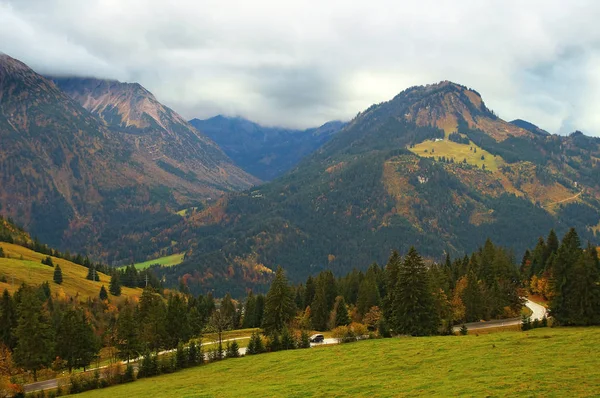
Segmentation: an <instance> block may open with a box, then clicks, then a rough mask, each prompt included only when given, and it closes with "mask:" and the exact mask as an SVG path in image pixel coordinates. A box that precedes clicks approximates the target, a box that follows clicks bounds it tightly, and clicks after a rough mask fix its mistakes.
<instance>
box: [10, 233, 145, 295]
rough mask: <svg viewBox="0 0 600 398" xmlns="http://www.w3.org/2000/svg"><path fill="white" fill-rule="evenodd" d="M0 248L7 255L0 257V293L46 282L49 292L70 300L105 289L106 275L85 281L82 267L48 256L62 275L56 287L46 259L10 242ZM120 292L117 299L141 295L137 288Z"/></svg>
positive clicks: (95, 293)
mask: <svg viewBox="0 0 600 398" xmlns="http://www.w3.org/2000/svg"><path fill="white" fill-rule="evenodd" d="M0 247H2V248H3V249H4V253H5V254H6V255H7V258H0V280H3V279H2V278H5V279H6V282H0V292H3V291H4V289H8V291H9V292H11V293H12V292H14V291H15V290H17V289H18V288H19V286H20V285H21V283H23V282H25V283H27V284H30V285H40V284H42V283H43V282H46V281H48V282H49V283H50V288H51V290H52V292H53V293H57V292H61V291H62V292H63V293H64V294H66V295H68V296H71V297H76V296H78V295H79V297H81V298H82V299H85V298H87V297H97V296H98V294H99V293H100V287H101V286H102V285H104V286H105V287H106V289H107V290H108V284H109V283H110V276H108V275H104V274H101V273H100V274H99V275H100V281H99V282H92V281H90V280H87V279H85V277H86V275H87V273H88V269H87V268H86V267H83V266H81V265H78V264H75V263H72V262H70V261H66V260H63V259H60V258H56V257H52V262H53V263H54V264H55V265H56V264H59V265H60V268H61V270H62V274H63V283H62V284H61V285H57V284H56V283H54V282H53V281H52V278H53V276H54V268H53V267H49V266H47V265H44V264H42V263H41V261H42V259H44V258H46V255H44V254H41V253H37V252H34V251H32V250H29V249H27V248H25V247H22V246H18V245H13V244H10V243H4V242H0ZM13 278H14V284H13ZM121 290H122V294H121V296H120V297H119V299H124V298H125V297H133V296H140V295H141V294H142V290H141V289H131V288H128V287H122V289H121ZM110 299H111V300H114V299H115V297H113V296H110Z"/></svg>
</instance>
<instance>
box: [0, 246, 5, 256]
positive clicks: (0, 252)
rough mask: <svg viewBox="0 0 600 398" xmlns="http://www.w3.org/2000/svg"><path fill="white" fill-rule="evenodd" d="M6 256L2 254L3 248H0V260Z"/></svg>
mask: <svg viewBox="0 0 600 398" xmlns="http://www.w3.org/2000/svg"><path fill="white" fill-rule="evenodd" d="M4 257H6V255H5V254H4V248H2V247H0V258H4Z"/></svg>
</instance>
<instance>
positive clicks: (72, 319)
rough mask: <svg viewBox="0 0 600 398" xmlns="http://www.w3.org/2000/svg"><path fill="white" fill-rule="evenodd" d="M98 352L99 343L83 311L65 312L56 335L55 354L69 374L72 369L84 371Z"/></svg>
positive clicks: (70, 310)
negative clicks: (62, 361) (63, 362)
mask: <svg viewBox="0 0 600 398" xmlns="http://www.w3.org/2000/svg"><path fill="white" fill-rule="evenodd" d="M99 351H100V341H99V339H98V338H97V337H96V335H95V334H94V330H93V328H92V325H91V324H90V322H89V321H88V320H87V319H86V317H85V314H84V313H83V311H78V310H74V309H68V310H67V311H65V313H64V315H63V317H62V320H61V322H60V325H59V327H58V330H57V334H56V353H57V354H58V356H60V357H61V358H62V359H63V360H65V361H66V363H67V367H68V368H69V373H70V372H71V371H72V370H73V368H84V370H85V368H86V367H87V366H88V365H89V364H90V363H92V361H93V360H94V358H95V357H96V355H97V354H98V352H99Z"/></svg>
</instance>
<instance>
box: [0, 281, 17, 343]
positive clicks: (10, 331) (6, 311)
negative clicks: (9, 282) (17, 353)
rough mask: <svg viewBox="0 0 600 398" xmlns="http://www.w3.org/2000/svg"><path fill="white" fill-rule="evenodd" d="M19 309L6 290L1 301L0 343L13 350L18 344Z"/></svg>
mask: <svg viewBox="0 0 600 398" xmlns="http://www.w3.org/2000/svg"><path fill="white" fill-rule="evenodd" d="M17 319H18V317H17V307H16V303H15V300H14V299H13V297H11V295H10V293H8V290H6V289H4V293H2V300H1V301H0V343H2V344H4V345H5V346H7V347H8V348H10V349H11V350H13V349H14V348H15V346H16V344H17V338H16V336H15V331H16V327H17Z"/></svg>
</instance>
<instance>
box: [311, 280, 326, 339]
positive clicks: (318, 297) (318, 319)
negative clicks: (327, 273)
mask: <svg viewBox="0 0 600 398" xmlns="http://www.w3.org/2000/svg"><path fill="white" fill-rule="evenodd" d="M310 317H311V323H312V327H313V329H315V330H320V331H323V330H327V320H328V319H329V310H328V308H327V299H326V297H325V289H324V288H323V287H321V286H317V291H316V294H315V298H314V300H313V302H312V305H311V308H310Z"/></svg>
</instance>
